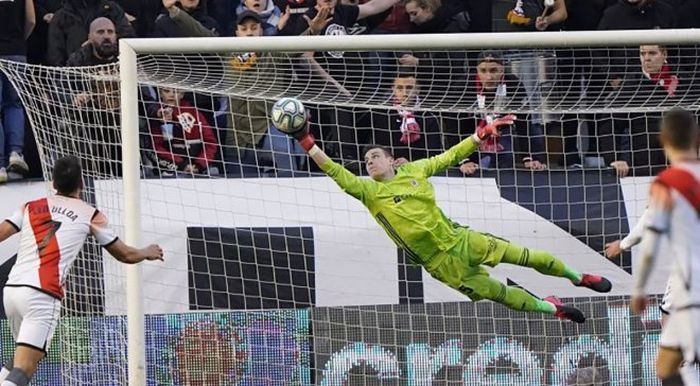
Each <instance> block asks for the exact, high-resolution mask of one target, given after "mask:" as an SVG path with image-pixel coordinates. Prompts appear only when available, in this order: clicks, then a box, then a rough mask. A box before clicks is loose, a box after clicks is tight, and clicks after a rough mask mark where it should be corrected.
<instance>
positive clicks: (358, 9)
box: [295, 0, 398, 97]
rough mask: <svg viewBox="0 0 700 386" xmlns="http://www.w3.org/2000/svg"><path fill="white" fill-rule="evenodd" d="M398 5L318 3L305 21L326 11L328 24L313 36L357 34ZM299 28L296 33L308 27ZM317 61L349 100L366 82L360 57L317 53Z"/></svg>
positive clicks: (389, 1)
mask: <svg viewBox="0 0 700 386" xmlns="http://www.w3.org/2000/svg"><path fill="white" fill-rule="evenodd" d="M397 2H398V0H371V1H369V2H367V3H364V4H357V5H346V4H343V3H341V2H340V1H339V0H319V1H317V2H316V5H315V6H314V7H313V8H309V10H308V11H307V13H306V15H305V16H304V19H305V20H306V21H307V22H308V21H309V20H312V19H313V18H315V17H316V16H317V15H318V13H319V12H320V11H321V10H322V9H325V10H327V11H328V12H329V13H330V17H329V19H330V20H329V21H328V24H326V25H325V26H324V27H323V28H321V29H320V30H318V31H316V30H311V31H310V32H311V34H315V35H329V36H330V35H332V36H339V35H348V34H352V33H354V34H358V33H361V32H364V31H362V30H358V29H353V27H354V26H355V25H356V23H357V22H358V21H359V20H362V19H365V18H367V17H370V16H373V15H377V14H380V13H383V12H385V11H387V10H389V9H390V8H391V7H393V6H394V4H396V3H397ZM298 24H299V25H298V26H296V28H295V29H296V30H297V31H303V30H305V29H306V25H305V23H298ZM377 24H378V23H377ZM314 58H315V59H316V61H317V63H319V65H320V67H321V68H322V69H323V70H325V71H326V72H327V73H328V74H329V75H330V77H331V78H332V79H334V80H335V81H337V82H338V83H339V84H340V85H341V86H342V87H341V90H340V91H341V92H342V93H343V94H345V95H346V96H348V97H349V96H351V95H352V93H353V92H356V91H358V90H359V89H361V88H362V84H363V83H364V82H365V81H366V80H367V79H366V78H367V77H366V76H365V71H364V68H363V67H364V66H363V63H362V61H361V59H360V55H359V53H345V52H341V51H328V52H316V53H315V54H314ZM372 85H373V86H375V87H376V83H375V82H372Z"/></svg>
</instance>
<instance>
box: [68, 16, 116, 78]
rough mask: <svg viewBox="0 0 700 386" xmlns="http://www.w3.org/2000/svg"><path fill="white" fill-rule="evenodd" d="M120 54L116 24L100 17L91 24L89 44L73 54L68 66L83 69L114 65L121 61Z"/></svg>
mask: <svg viewBox="0 0 700 386" xmlns="http://www.w3.org/2000/svg"><path fill="white" fill-rule="evenodd" d="M118 53H119V47H118V46H117V34H116V31H115V27H114V23H112V21H111V20H109V19H107V18H106V17H98V18H97V19H95V20H93V21H92V23H90V33H89V34H88V40H87V44H84V45H83V46H82V47H80V49H79V50H78V51H75V52H74V53H73V54H71V56H70V57H69V58H68V61H67V62H66V65H67V66H70V67H82V66H95V65H98V64H107V63H114V62H116V61H117V60H118V59H119V57H118V56H117V55H118Z"/></svg>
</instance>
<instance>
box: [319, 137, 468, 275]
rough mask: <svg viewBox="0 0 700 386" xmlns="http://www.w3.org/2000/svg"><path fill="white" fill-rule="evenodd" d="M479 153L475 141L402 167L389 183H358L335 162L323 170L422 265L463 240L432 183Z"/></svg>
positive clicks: (464, 142)
mask: <svg viewBox="0 0 700 386" xmlns="http://www.w3.org/2000/svg"><path fill="white" fill-rule="evenodd" d="M477 147H478V144H477V143H476V142H474V140H473V139H471V137H470V138H467V139H465V140H463V141H462V142H460V143H459V144H457V145H455V146H453V147H452V148H450V149H449V150H447V151H446V152H444V153H442V154H440V155H437V156H434V157H431V158H425V159H422V160H418V161H414V162H410V163H407V164H404V165H402V166H400V167H399V168H398V169H397V170H396V175H395V176H394V178H392V179H391V180H388V181H375V180H373V179H369V178H359V177H357V176H355V175H354V174H352V173H350V172H349V171H348V170H346V169H345V168H343V167H342V166H341V165H340V164H338V163H336V162H334V161H332V160H329V161H327V162H326V163H325V164H323V165H321V169H322V170H323V171H324V172H325V173H326V174H327V175H328V176H329V177H331V178H332V179H333V180H334V181H335V182H336V183H337V184H338V185H339V186H340V187H341V188H342V189H343V191H345V192H346V193H348V194H349V195H351V196H353V197H355V198H357V199H358V200H360V201H361V202H362V203H363V204H364V205H365V206H366V207H367V209H369V212H370V213H371V214H372V216H373V217H374V218H375V220H377V222H378V223H379V225H380V226H381V227H382V228H383V229H384V230H385V231H386V233H387V234H388V235H389V237H390V238H391V239H392V240H393V241H394V242H395V243H396V245H397V246H398V247H399V248H401V249H403V250H404V251H405V252H406V255H407V257H408V258H409V259H410V260H411V261H412V262H413V263H416V264H421V265H424V264H426V263H428V262H429V261H430V260H431V259H432V258H433V257H434V256H435V255H437V254H439V253H441V252H446V251H449V250H451V249H452V248H453V247H454V246H455V245H456V244H457V243H458V242H459V241H460V237H463V233H461V235H462V236H460V232H459V225H458V224H456V223H455V222H453V221H452V220H450V219H449V218H448V217H447V216H445V214H444V213H443V212H442V210H441V209H440V208H439V207H438V206H437V203H436V202H435V189H434V188H433V185H432V184H431V183H430V182H429V181H428V177H430V176H432V175H434V174H436V173H440V172H443V171H445V170H446V169H447V168H448V167H450V166H453V165H456V164H457V163H459V162H460V161H461V160H463V159H465V158H467V156H468V155H469V154H471V153H472V152H474V151H475V150H476V149H477Z"/></svg>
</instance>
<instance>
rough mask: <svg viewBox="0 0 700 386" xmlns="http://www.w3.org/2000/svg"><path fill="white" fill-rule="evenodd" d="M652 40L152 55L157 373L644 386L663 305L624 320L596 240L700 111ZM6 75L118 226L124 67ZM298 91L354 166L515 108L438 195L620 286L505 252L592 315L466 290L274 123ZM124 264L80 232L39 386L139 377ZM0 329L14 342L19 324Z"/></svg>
mask: <svg viewBox="0 0 700 386" xmlns="http://www.w3.org/2000/svg"><path fill="white" fill-rule="evenodd" d="M654 47H656V50H657V51H658V52H656V53H653V55H657V56H663V58H662V59H661V60H659V58H658V57H654V59H653V60H656V61H655V62H653V63H648V64H645V60H646V61H647V62H649V60H647V59H645V56H644V55H640V47H624V48H605V49H601V48H579V49H561V48H557V49H554V48H553V49H548V50H536V51H526V50H518V49H512V50H503V51H499V52H491V53H490V54H489V55H490V56H488V58H489V60H487V61H486V63H487V64H488V66H486V67H487V68H486V70H483V71H484V72H481V73H480V72H479V69H478V67H477V66H478V65H479V64H481V63H484V61H482V60H481V59H480V55H481V53H480V52H478V51H469V50H467V51H426V52H412V53H410V54H411V55H412V57H413V58H414V59H417V66H414V67H405V66H399V65H398V62H397V59H398V58H401V57H403V56H404V55H406V54H407V53H405V52H392V51H386V52H359V53H356V52H345V53H328V54H320V53H317V54H316V55H313V56H312V55H308V54H305V55H302V54H296V53H266V52H257V53H228V52H225V53H218V54H177V55H142V56H139V58H138V78H139V133H140V154H141V168H140V169H141V176H142V179H141V181H140V192H141V211H142V214H141V228H142V236H141V239H142V240H143V241H144V243H146V242H157V243H159V244H160V245H161V246H162V247H163V248H164V251H165V256H166V257H165V262H164V263H147V264H145V266H144V273H143V286H144V296H145V312H146V313H147V316H146V325H145V331H146V346H147V354H146V357H147V373H148V383H149V384H242V385H258V384H297V385H308V384H318V385H374V384H396V385H406V384H407V385H429V384H435V383H432V382H443V383H444V384H459V383H460V382H463V383H464V384H494V383H497V384H506V383H507V384H522V385H531V384H586V383H581V382H584V381H585V379H590V382H592V384H627V385H633V384H634V385H636V384H651V383H652V382H653V380H654V373H653V366H652V359H651V358H653V357H654V356H655V352H656V351H655V350H656V343H657V340H658V332H659V320H660V314H659V312H658V311H657V309H656V307H650V310H649V312H648V313H647V314H645V315H644V316H643V317H642V318H631V317H630V316H629V313H628V310H627V302H626V295H628V294H629V291H630V288H631V275H630V273H631V271H632V266H633V259H632V254H629V253H625V254H624V255H623V256H622V258H620V259H619V260H616V261H608V260H606V259H605V258H604V257H603V256H602V251H603V249H604V245H605V244H606V243H608V242H610V241H613V240H616V239H619V238H620V237H622V236H624V235H625V234H627V233H628V232H629V229H630V227H631V226H632V225H633V224H634V223H635V221H636V219H637V218H638V217H639V215H640V214H641V211H642V210H643V208H644V206H645V200H646V191H647V190H646V189H647V186H648V182H649V176H651V175H653V173H655V172H656V171H658V170H661V169H662V168H663V167H664V166H665V158H664V156H663V153H662V152H661V150H660V148H659V144H658V141H657V140H656V134H657V131H658V129H657V126H658V119H659V117H660V114H661V113H662V112H663V111H664V110H666V109H667V108H669V107H671V106H683V107H686V108H690V109H693V110H696V109H698V101H699V100H700V99H699V98H698V94H697V90H698V88H697V87H693V84H694V83H695V82H696V79H695V76H696V75H695V60H696V59H697V55H695V54H693V52H694V48H692V47H685V46H677V47H670V46H669V47H665V48H660V47H657V46H651V47H650V48H649V49H650V50H652V51H653V49H654ZM645 55H647V56H649V55H652V54H645ZM312 57H313V58H312ZM482 58H483V55H482ZM653 60H652V61H653ZM493 64H497V65H502V67H503V70H504V71H503V73H500V72H498V71H496V72H495V73H492V72H494V70H493V69H492V65H493ZM653 66H657V67H658V66H660V67H659V71H662V72H663V76H659V77H656V75H653V74H656V73H657V72H656V71H657V69H656V67H653ZM0 69H1V70H2V71H4V72H5V73H6V74H7V75H8V76H9V78H10V79H11V80H12V82H13V84H14V85H15V86H16V87H17V89H18V91H19V92H20V94H21V97H22V101H23V103H24V106H25V108H26V110H27V113H28V116H29V119H30V122H31V125H32V129H33V130H34V133H35V136H36V139H37V145H38V147H39V152H40V156H41V159H42V168H43V171H44V176H45V178H46V179H47V180H48V179H49V176H50V171H51V169H52V165H53V161H54V160H55V159H57V158H58V157H60V156H64V155H75V156H77V157H79V158H80V159H81V161H82V162H83V167H84V180H85V187H86V189H85V192H84V199H86V200H87V201H89V202H91V203H93V204H94V205H96V206H97V207H98V208H99V209H100V210H101V211H102V212H104V213H105V214H106V215H107V217H108V218H109V219H110V222H111V223H112V226H113V227H114V228H115V229H116V230H117V231H118V233H119V234H123V233H124V232H123V231H124V228H123V224H122V213H123V211H124V209H125V205H129V203H124V202H123V201H122V197H123V187H122V182H121V176H122V171H121V165H122V161H121V145H120V144H121V132H120V127H119V122H120V100H119V83H118V81H119V76H118V68H117V67H116V66H110V65H108V66H100V67H86V68H47V67H39V66H32V65H25V64H19V63H12V62H6V61H0ZM652 70H653V71H652ZM489 77H494V78H493V80H489V79H491V78H489ZM401 95H403V97H402V96H401ZM283 96H293V97H297V98H299V99H301V100H302V101H303V102H304V104H305V105H306V107H307V108H308V109H309V110H310V111H311V130H312V131H313V132H314V134H315V135H316V137H317V138H318V143H319V145H320V146H321V147H323V149H324V150H325V151H326V152H327V153H328V154H329V155H330V156H331V157H332V158H333V159H334V160H336V161H337V162H340V163H342V164H343V166H345V167H346V168H347V169H348V170H351V171H352V172H353V173H355V174H358V175H360V176H364V175H366V172H365V171H364V166H363V162H362V159H363V158H362V156H363V155H362V149H363V147H364V146H365V145H366V144H370V143H376V144H382V145H386V146H388V147H390V148H391V149H392V150H393V151H394V152H395V154H396V156H397V157H403V158H406V159H407V160H409V161H412V160H417V159H420V158H424V157H426V156H431V155H435V154H439V153H440V152H442V151H444V150H445V149H447V148H449V147H450V146H452V145H454V144H456V143H457V142H458V141H459V140H461V139H463V138H465V137H466V136H468V135H470V134H471V133H473V132H474V130H475V128H476V127H477V126H478V125H480V124H482V122H485V121H488V120H490V119H493V118H494V117H497V116H499V115H502V114H505V113H515V114H517V115H518V117H519V119H518V123H517V124H516V125H514V126H513V127H511V128H508V129H507V130H506V131H504V133H503V136H502V138H503V140H501V141H500V142H497V143H492V144H491V145H490V146H492V147H491V148H489V147H484V146H482V148H480V150H479V152H478V153H477V154H475V155H473V156H472V157H470V158H469V159H468V160H465V161H464V162H463V163H462V164H461V165H456V166H455V167H454V168H451V169H449V170H448V171H447V172H445V173H444V174H442V175H439V176H435V177H433V179H432V180H431V181H432V182H433V184H434V185H435V187H436V197H437V200H438V203H439V204H440V206H441V208H442V209H443V211H444V212H445V214H446V215H448V216H449V217H450V218H452V219H454V220H455V221H457V222H460V223H462V224H464V225H469V226H470V227H472V228H474V229H477V230H480V231H485V232H490V233H493V234H495V235H498V236H502V237H504V238H506V239H508V240H511V241H513V242H516V243H519V244H521V245H524V246H527V247H531V248H538V249H545V250H548V251H550V252H552V253H553V254H555V255H556V256H558V257H559V258H561V259H562V260H564V261H565V262H566V263H567V264H569V265H571V266H573V267H574V268H576V269H578V270H580V271H584V272H594V273H597V274H602V275H604V276H606V277H608V278H610V279H611V281H612V282H613V283H614V290H613V292H612V293H611V297H590V296H591V293H590V292H586V291H585V290H583V289H580V288H576V287H573V286H571V285H570V284H568V283H567V282H566V281H564V280H561V279H555V278H544V277H542V276H541V275H539V274H537V273H536V272H534V271H532V272H531V271H530V270H527V269H525V268H521V267H510V266H499V267H497V268H496V269H494V270H493V271H492V272H491V275H492V276H493V277H494V278H496V279H498V280H501V281H503V282H504V283H508V284H509V285H515V286H520V287H522V288H524V289H526V290H528V291H530V292H531V293H533V294H535V295H537V296H542V297H543V296H547V295H552V294H555V295H557V296H560V297H564V298H566V299H568V300H570V301H571V302H573V303H574V304H575V305H577V306H579V307H580V308H581V309H582V310H583V311H584V313H586V314H587V316H588V321H587V322H586V324H585V325H582V326H577V325H574V324H570V323H562V322H560V321H558V320H556V319H554V318H551V317H548V316H542V315H534V314H533V315H526V314H524V313H519V312H515V311H510V310H508V309H506V308H504V307H503V306H500V305H497V304H494V303H491V302H479V303H469V302H467V301H468V298H467V297H466V296H463V295H461V294H459V293H458V292H456V291H454V290H451V289H449V288H448V287H447V286H445V285H444V284H442V283H439V282H437V281H435V280H434V279H432V278H431V277H430V276H429V275H428V274H426V273H425V272H423V271H421V269H420V268H419V267H416V266H413V265H411V264H410V263H409V262H408V261H407V259H406V257H405V256H404V254H403V253H402V252H401V251H400V250H397V248H396V247H395V246H394V245H393V244H392V243H391V241H390V240H389V239H388V238H387V237H386V236H385V235H384V234H383V232H381V230H380V229H379V228H378V226H377V225H376V224H375V223H374V220H373V219H372V217H371V216H369V215H368V214H367V212H366V210H365V209H364V208H363V207H362V205H361V204H360V203H359V202H357V201H355V200H354V199H352V198H350V197H349V196H347V195H346V194H344V193H343V192H342V191H340V190H339V189H338V187H337V186H336V185H335V184H334V182H333V181H332V180H330V179H328V178H325V177H323V174H322V173H321V172H320V171H319V170H318V169H317V168H316V167H314V165H312V164H310V163H309V160H308V159H307V158H306V156H305V155H304V154H303V153H302V152H301V150H300V149H299V148H298V147H297V146H296V145H295V144H294V142H292V141H291V140H289V139H288V138H287V137H285V136H284V135H282V134H281V133H279V132H277V131H275V130H274V129H271V128H270V124H269V121H268V112H269V109H270V107H271V106H272V104H273V103H274V101H275V100H277V99H278V98H280V97H283ZM409 126H410V127H409ZM412 134H415V135H412ZM413 137H416V138H413ZM533 161H537V162H535V163H533ZM620 162H623V163H622V164H621V163H620ZM544 165H546V167H545V166H544ZM531 169H542V170H536V171H532V170H531ZM621 175H625V177H624V178H620V177H619V176H621ZM660 265H662V266H663V265H664V264H660ZM665 275H666V272H664V271H663V269H662V270H660V271H659V272H657V273H656V274H655V276H653V277H652V280H651V282H652V283H651V286H652V288H651V290H652V292H655V293H661V292H663V289H664V286H665V278H666V276H665ZM124 277H125V275H124V269H123V267H122V266H121V265H120V264H119V263H117V262H115V261H114V260H113V259H111V258H110V257H109V256H108V255H107V254H106V253H104V252H102V251H101V250H100V248H99V247H98V246H97V245H96V244H95V243H94V242H92V241H90V242H89V243H88V244H87V245H86V246H85V248H84V250H83V252H82V254H81V256H80V258H79V259H78V260H77V263H76V266H75V267H74V269H73V271H72V273H71V276H70V279H69V281H68V291H67V294H68V295H67V297H66V301H65V302H64V308H63V315H64V316H63V318H62V322H61V327H60V328H59V331H58V333H57V337H56V339H55V340H54V344H53V347H52V353H53V354H55V355H51V354H50V355H49V359H48V360H47V361H46V362H45V363H44V364H43V365H42V367H41V370H40V372H39V373H38V375H37V378H36V379H37V382H38V383H39V384H61V383H62V384H71V385H79V384H89V385H95V384H105V385H106V384H109V385H113V384H127V380H126V327H125V326H126V322H125V318H124V316H123V314H124V313H125V309H126V305H125V296H124V292H125V291H124V285H125V279H124ZM2 331H6V329H3V330H2ZM3 334H6V333H3ZM0 338H1V340H2V342H3V353H4V354H6V355H7V354H8V353H9V351H8V350H10V349H11V347H12V345H11V342H10V341H11V337H9V336H7V335H3V336H2V337H0ZM576 382H579V383H576Z"/></svg>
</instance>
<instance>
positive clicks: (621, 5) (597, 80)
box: [589, 0, 677, 99]
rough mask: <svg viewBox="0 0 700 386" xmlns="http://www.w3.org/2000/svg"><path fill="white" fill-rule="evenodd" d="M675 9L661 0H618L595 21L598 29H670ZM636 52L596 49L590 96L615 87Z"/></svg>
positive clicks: (632, 64)
mask: <svg viewBox="0 0 700 386" xmlns="http://www.w3.org/2000/svg"><path fill="white" fill-rule="evenodd" d="M676 13H677V11H676V10H674V9H673V6H672V5H671V4H669V3H667V2H665V1H659V0H619V1H618V2H617V3H615V4H613V5H611V6H610V7H608V8H607V9H606V10H605V12H604V13H603V17H602V18H601V20H600V23H599V24H598V29H599V30H617V29H657V28H674V27H675V26H676V25H677V20H676ZM636 56H637V53H636V52H635V50H634V49H630V48H624V49H613V50H598V51H597V52H594V57H596V58H598V59H597V60H596V62H597V63H596V64H595V66H594V68H597V69H598V71H596V72H594V74H593V75H594V77H593V80H592V83H591V88H592V89H591V90H590V91H589V94H590V96H591V97H592V98H594V99H599V98H600V97H601V94H600V92H601V91H604V90H605V88H606V87H609V86H612V87H618V86H619V85H620V84H621V83H622V81H623V80H624V78H625V76H626V75H627V72H628V70H629V69H630V68H633V67H634V62H635V60H636V59H635V57H636Z"/></svg>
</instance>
